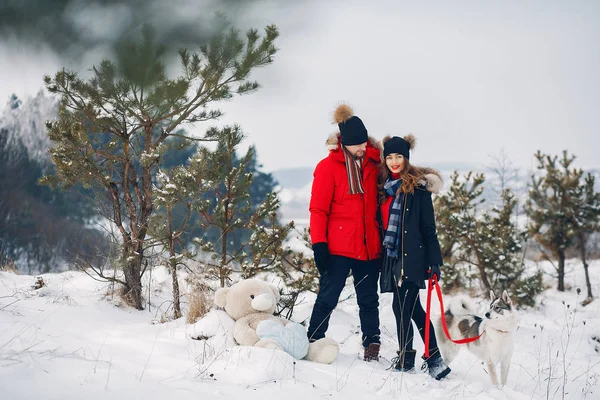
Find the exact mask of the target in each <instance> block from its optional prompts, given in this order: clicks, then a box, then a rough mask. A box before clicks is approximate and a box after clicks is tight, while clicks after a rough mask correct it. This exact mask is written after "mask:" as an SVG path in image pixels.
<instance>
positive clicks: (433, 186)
mask: <svg viewBox="0 0 600 400" xmlns="http://www.w3.org/2000/svg"><path fill="white" fill-rule="evenodd" d="M414 168H415V169H416V170H417V171H419V172H420V174H419V175H420V176H419V184H421V185H423V186H425V188H426V189H427V190H428V191H430V192H431V193H434V194H438V193H439V192H440V190H442V188H443V187H444V180H443V179H442V175H441V174H440V172H439V171H438V170H436V169H433V168H428V167H416V166H415V167H414Z"/></svg>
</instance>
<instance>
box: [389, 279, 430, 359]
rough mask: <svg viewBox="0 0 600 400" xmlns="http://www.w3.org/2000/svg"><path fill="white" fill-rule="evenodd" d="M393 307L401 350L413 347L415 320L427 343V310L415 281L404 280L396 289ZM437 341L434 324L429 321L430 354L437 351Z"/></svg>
mask: <svg viewBox="0 0 600 400" xmlns="http://www.w3.org/2000/svg"><path fill="white" fill-rule="evenodd" d="M392 309H393V310H394V315H395V316H396V330H397V332H398V344H399V345H400V350H401V351H402V350H412V349H413V337H414V330H413V326H412V321H415V324H417V328H418V330H419V334H420V335H421V338H422V339H423V343H425V319H426V318H425V317H426V314H425V310H423V306H421V301H420V300H419V287H418V286H417V285H416V284H415V283H413V282H407V281H405V282H402V286H400V287H398V288H396V290H394V301H393V303H392ZM411 319H412V321H411ZM437 350H438V349H437V341H436V340H435V331H434V330H433V324H432V323H431V322H429V354H434V353H435V352H437Z"/></svg>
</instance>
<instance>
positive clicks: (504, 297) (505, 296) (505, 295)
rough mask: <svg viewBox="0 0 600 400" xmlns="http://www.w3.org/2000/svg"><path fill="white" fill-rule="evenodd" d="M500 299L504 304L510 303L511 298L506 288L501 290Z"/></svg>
mask: <svg viewBox="0 0 600 400" xmlns="http://www.w3.org/2000/svg"><path fill="white" fill-rule="evenodd" d="M502 301H503V302H505V303H506V304H509V305H512V300H511V299H510V296H509V295H508V292H507V291H506V290H505V291H504V292H502Z"/></svg>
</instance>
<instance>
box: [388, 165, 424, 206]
mask: <svg viewBox="0 0 600 400" xmlns="http://www.w3.org/2000/svg"><path fill="white" fill-rule="evenodd" d="M391 174H392V172H391V171H390V169H389V168H388V166H387V164H386V163H385V159H384V160H383V162H382V163H381V164H380V165H379V182H378V184H377V189H378V191H379V200H380V201H379V203H380V204H383V202H384V201H385V197H386V193H385V189H384V187H383V185H385V182H386V181H387V180H388V177H389V176H390V175H391ZM422 176H423V172H422V171H421V170H420V169H419V168H418V167H414V166H412V165H411V164H410V162H409V161H408V158H405V159H404V164H403V166H402V170H401V171H400V178H402V185H401V186H400V188H398V191H397V192H396V196H397V195H398V194H400V193H410V194H414V193H415V187H416V186H417V185H418V184H419V180H420V179H421V177H422Z"/></svg>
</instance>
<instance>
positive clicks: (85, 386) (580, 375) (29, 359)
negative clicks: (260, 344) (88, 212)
mask: <svg viewBox="0 0 600 400" xmlns="http://www.w3.org/2000/svg"><path fill="white" fill-rule="evenodd" d="M543 267H544V268H548V267H549V266H548V265H543ZM590 269H591V273H592V282H593V283H594V286H593V290H594V293H595V294H596V296H599V295H600V261H595V262H594V263H592V265H591V268H590ZM567 270H568V271H569V274H568V276H567V283H568V285H569V286H570V288H571V289H570V290H569V291H568V292H564V293H559V292H557V291H556V290H554V289H548V290H546V291H545V292H544V293H543V294H542V295H541V296H540V300H539V302H538V304H539V306H538V307H536V308H535V309H529V310H526V311H521V312H520V314H519V315H520V323H519V330H518V332H517V342H516V349H515V354H514V357H513V360H512V368H511V371H510V374H509V377H508V384H507V386H506V387H504V388H502V389H498V388H496V387H493V386H492V385H491V383H490V380H489V378H488V376H487V374H486V372H485V370H484V368H483V366H482V364H481V362H480V361H478V360H477V359H475V358H474V357H473V356H471V355H470V354H469V353H468V352H466V351H464V352H462V353H461V355H459V357H458V358H457V360H456V361H455V362H454V363H453V365H452V373H451V374H450V375H449V376H448V378H447V379H445V380H443V381H441V382H437V381H435V380H433V379H431V378H430V377H429V376H428V375H427V374H426V373H423V372H421V371H419V372H417V373H414V374H406V373H398V372H392V371H390V370H387V367H388V365H389V362H388V360H390V359H391V358H392V357H393V356H394V355H395V354H394V353H395V350H396V346H397V345H396V339H395V333H394V332H395V325H394V317H393V314H392V311H391V306H390V301H391V296H390V295H387V294H386V295H383V296H381V301H380V303H381V306H380V310H381V321H382V342H383V347H382V354H383V359H382V361H381V362H379V363H365V362H364V361H362V360H361V359H360V358H359V354H360V345H359V340H360V334H359V326H358V311H357V306H356V302H355V299H354V297H353V296H352V294H353V291H352V290H351V289H350V288H347V289H348V290H347V291H346V292H344V293H343V294H342V300H341V302H340V304H339V306H338V308H337V309H336V311H334V313H333V315H332V320H331V325H330V329H329V331H328V335H329V336H331V337H333V338H334V339H336V340H338V341H339V342H340V343H341V350H340V354H339V356H338V359H337V360H336V361H335V362H334V363H333V364H331V365H321V364H315V363H310V362H307V361H303V360H300V361H295V360H293V359H292V358H291V357H290V356H288V355H286V354H284V353H282V352H279V351H272V350H265V349H257V348H248V347H238V346H234V345H233V341H232V338H231V335H230V332H231V328H232V326H233V323H232V321H231V320H230V319H229V317H228V316H227V315H226V314H225V313H224V312H223V311H219V310H216V309H213V310H211V311H210V312H209V314H207V316H206V317H205V318H204V319H202V320H201V321H199V322H197V323H196V324H193V325H190V324H186V322H185V318H182V319H179V320H176V321H170V322H166V323H159V322H158V321H159V320H160V319H161V313H163V312H164V310H165V307H166V306H165V304H168V303H165V302H167V301H168V300H169V296H170V290H169V287H170V281H169V277H168V274H167V272H166V271H165V270H164V269H163V268H157V269H155V270H154V271H153V273H152V285H151V286H150V293H151V296H150V300H151V307H150V309H146V310H145V311H135V310H132V309H129V308H126V307H123V306H122V305H120V302H119V300H118V298H117V296H116V295H115V296H114V297H113V296H111V295H110V290H109V285H107V284H106V283H100V282H97V281H95V280H92V279H91V278H90V277H88V276H87V275H85V274H84V273H82V272H74V271H71V272H64V273H60V274H48V275H43V278H44V281H45V282H46V284H47V286H46V287H43V288H42V289H38V290H34V289H32V288H31V285H32V284H33V283H34V281H35V277H33V276H25V275H14V274H12V273H7V272H0V399H2V400H5V399H6V400H17V399H31V398H36V399H61V400H65V399H84V398H85V399H90V400H91V399H111V400H120V399H132V398H141V399H147V400H152V399H165V398H169V399H178V400H179V399H232V398H237V399H239V398H242V396H243V398H244V399H276V398H285V399H286V400H296V399H302V400H307V399H350V400H354V399H356V400H358V399H361V400H362V399H365V398H380V399H424V398H427V399H511V400H518V399H547V398H549V399H560V398H566V399H584V398H589V399H597V398H600V382H599V380H600V300H595V301H593V302H592V303H591V304H590V305H588V306H586V307H581V306H580V305H578V303H579V302H581V300H583V297H584V294H585V284H584V274H583V269H582V267H581V265H580V264H579V263H578V262H577V261H575V260H574V261H572V262H569V265H568V268H567ZM549 283H551V284H552V285H553V286H555V282H554V281H549ZM183 286H184V287H185V285H183ZM578 287H580V288H581V289H582V293H581V295H579V297H578V296H577V294H576V288H578ZM422 293H425V292H424V291H423V292H422ZM146 294H147V292H146ZM313 301H314V296H312V295H310V296H307V297H306V299H305V302H304V303H303V304H301V305H300V306H299V307H298V309H297V311H296V312H295V315H294V319H295V320H297V321H303V320H304V319H306V318H308V316H309V314H310V310H311V307H312V303H313ZM434 304H435V303H434ZM478 304H480V305H481V306H482V307H484V306H485V305H486V304H487V302H486V301H484V300H482V299H479V300H478ZM199 335H201V336H203V337H206V338H205V339H203V340H193V339H192V337H197V336H199ZM415 346H416V348H417V351H418V352H419V353H420V352H421V351H422V343H421V342H420V341H419V339H416V340H415Z"/></svg>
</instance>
